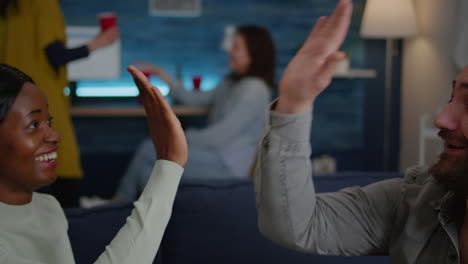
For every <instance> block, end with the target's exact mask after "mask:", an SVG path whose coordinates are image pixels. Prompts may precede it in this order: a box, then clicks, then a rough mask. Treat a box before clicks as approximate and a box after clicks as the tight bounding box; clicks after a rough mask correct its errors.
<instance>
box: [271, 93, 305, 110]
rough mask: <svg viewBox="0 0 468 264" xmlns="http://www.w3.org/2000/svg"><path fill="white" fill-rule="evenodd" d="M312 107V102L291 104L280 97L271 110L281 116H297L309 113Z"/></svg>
mask: <svg viewBox="0 0 468 264" xmlns="http://www.w3.org/2000/svg"><path fill="white" fill-rule="evenodd" d="M312 105H313V101H308V102H302V103H291V102H289V101H288V100H287V99H285V98H284V97H281V96H280V97H279V99H278V102H277V103H276V106H275V107H274V109H272V110H273V111H275V112H278V113H283V114H299V113H304V112H307V111H310V110H311V109H312Z"/></svg>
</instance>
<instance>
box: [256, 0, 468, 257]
mask: <svg viewBox="0 0 468 264" xmlns="http://www.w3.org/2000/svg"><path fill="white" fill-rule="evenodd" d="M351 14H352V3H351V1H350V0H341V1H340V3H339V5H338V7H337V9H336V10H335V12H334V14H333V15H332V16H330V17H322V18H320V19H319V20H318V21H317V23H316V25H315V27H314V29H313V31H312V33H311V34H310V36H309V37H308V39H307V40H306V42H305V44H304V46H303V47H302V48H301V49H300V50H299V52H298V53H297V54H296V56H295V57H294V58H293V59H292V61H291V62H290V63H289V65H288V66H287V68H286V70H285V73H284V75H283V77H282V79H281V82H280V88H279V89H280V96H279V98H278V100H277V101H275V102H274V103H273V104H272V105H271V108H270V111H269V115H268V119H267V127H266V133H265V136H264V138H263V141H262V144H261V145H260V146H261V147H260V150H259V153H258V157H257V161H258V163H257V164H256V172H255V176H254V183H255V192H256V200H257V210H258V223H259V228H260V231H261V232H262V233H263V234H264V235H265V236H267V237H268V238H270V239H271V240H273V241H275V242H277V243H279V244H281V245H283V246H285V247H289V248H293V249H297V250H300V251H303V252H308V253H314V254H321V255H349V256H352V255H354V256H356V255H389V256H390V262H391V263H395V264H405V263H425V264H427V263H429V264H430V263H465V264H466V263H468V210H465V209H466V208H467V207H468V200H467V195H468V140H467V138H468V67H465V68H464V69H463V71H462V72H461V73H460V74H459V75H458V77H457V78H456V80H455V81H454V82H453V84H452V87H451V89H452V96H451V99H450V101H449V103H448V104H447V105H446V107H445V108H444V110H443V111H442V112H441V113H440V114H439V115H438V116H437V118H436V119H435V121H434V124H435V125H436V127H438V128H439V129H440V133H439V136H440V137H441V138H442V139H443V140H444V142H445V149H444V152H443V153H442V154H441V156H440V160H439V161H438V162H437V163H436V164H435V165H433V166H432V167H431V168H422V167H412V168H409V169H408V170H407V171H406V174H405V177H404V178H395V179H390V180H385V181H380V182H377V183H374V184H371V185H368V186H365V187H352V188H347V189H344V190H341V191H339V192H334V193H320V194H316V193H315V190H314V186H313V181H312V178H311V177H310V176H311V174H312V171H311V167H310V160H309V157H310V153H311V147H310V143H309V142H310V141H309V137H310V128H311V124H312V107H313V103H314V101H315V98H316V97H317V96H318V95H319V94H320V93H321V92H322V91H323V90H325V89H326V88H327V87H328V86H329V84H330V82H331V79H332V76H333V72H334V69H335V67H336V64H337V62H338V61H339V60H340V59H341V58H342V57H343V54H342V53H340V52H339V51H338V50H339V47H340V46H341V44H342V42H343V40H344V38H345V36H346V32H347V30H348V27H349V24H350V19H351ZM447 86H448V87H450V85H447ZM414 99H417V98H414ZM418 99H420V98H418Z"/></svg>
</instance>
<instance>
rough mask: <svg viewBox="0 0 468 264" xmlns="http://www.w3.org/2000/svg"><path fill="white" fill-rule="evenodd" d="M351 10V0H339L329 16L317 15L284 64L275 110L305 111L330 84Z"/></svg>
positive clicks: (340, 55)
mask: <svg viewBox="0 0 468 264" xmlns="http://www.w3.org/2000/svg"><path fill="white" fill-rule="evenodd" d="M352 10H353V4H352V1H351V0H340V2H339V4H338V6H337V7H336V9H335V12H334V13H333V15H332V16H331V17H321V18H319V19H318V21H317V23H316V24H315V26H314V29H313V30H312V32H311V33H310V35H309V37H308V38H307V40H306V42H305V43H304V45H303V46H302V48H301V49H300V50H299V51H298V52H297V54H296V55H295V56H294V58H293V59H292V60H291V62H290V63H289V64H288V66H287V67H286V70H285V72H284V74H283V77H282V79H281V81H280V87H279V92H280V96H279V100H278V103H277V105H276V109H275V111H277V112H280V113H301V112H305V111H308V110H310V109H311V106H312V104H313V102H314V100H315V98H316V97H317V96H318V95H319V94H320V93H321V92H322V91H323V90H325V88H327V87H328V86H329V85H330V83H331V80H332V76H333V73H334V71H335V68H336V65H337V63H338V62H339V61H340V60H341V59H342V58H343V56H344V54H343V53H342V52H339V51H338V50H339V48H340V46H341V44H342V43H343V41H344V39H345V37H346V33H347V32H348V28H349V24H350V22H351V14H352Z"/></svg>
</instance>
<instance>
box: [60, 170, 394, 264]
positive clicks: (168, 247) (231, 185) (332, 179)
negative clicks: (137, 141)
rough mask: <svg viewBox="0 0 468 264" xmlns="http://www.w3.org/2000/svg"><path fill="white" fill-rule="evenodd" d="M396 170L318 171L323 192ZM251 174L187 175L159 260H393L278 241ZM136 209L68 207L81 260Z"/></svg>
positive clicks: (79, 263)
mask: <svg viewBox="0 0 468 264" xmlns="http://www.w3.org/2000/svg"><path fill="white" fill-rule="evenodd" d="M400 176H401V175H400V174H393V173H356V172H353V173H339V174H335V175H327V176H320V177H315V179H314V182H315V186H316V189H317V191H318V192H331V191H337V190H339V189H342V188H345V187H350V186H356V185H359V186H364V185H367V184H370V183H373V182H376V181H378V180H383V179H388V178H393V177H400ZM254 198H255V197H254V191H253V185H252V182H251V181H250V180H223V181H183V182H182V183H181V185H180V187H179V190H178V193H177V196H176V200H175V203H174V208H173V212H172V217H171V219H170V221H169V224H168V226H167V229H166V232H165V235H164V238H163V241H162V244H161V247H160V250H159V253H158V256H157V258H156V260H155V263H163V264H166V263H171V264H176V263H184V264H185V263H227V264H229V263H233V264H234V263H236V264H238V263H307V264H310V263H314V264H317V263H361V264H362V263H377V262H378V263H381V264H385V263H388V257H329V256H314V255H309V254H304V253H300V252H296V251H293V250H290V249H286V248H283V247H281V246H278V245H276V244H274V243H273V242H271V241H270V240H268V239H267V238H265V237H264V236H262V235H261V234H260V232H259V231H258V227H257V214H256V208H255V199H254ZM131 209H132V205H131V204H128V203H126V204H113V205H107V206H103V207H97V208H93V209H68V210H66V215H67V218H68V221H69V236H70V240H71V243H72V247H73V251H74V254H75V259H76V263H77V264H85V263H93V261H94V260H95V259H96V258H97V257H98V256H99V254H100V253H102V251H103V250H104V248H105V246H106V245H107V244H108V243H109V242H110V241H111V240H112V238H113V237H114V236H115V234H116V233H117V231H118V230H119V229H120V227H121V226H122V225H123V224H124V223H125V219H126V217H127V216H128V215H129V214H130V212H131Z"/></svg>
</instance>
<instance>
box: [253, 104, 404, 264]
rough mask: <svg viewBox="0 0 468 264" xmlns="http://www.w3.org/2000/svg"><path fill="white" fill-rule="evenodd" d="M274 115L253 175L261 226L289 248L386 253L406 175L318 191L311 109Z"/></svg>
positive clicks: (358, 253)
mask: <svg viewBox="0 0 468 264" xmlns="http://www.w3.org/2000/svg"><path fill="white" fill-rule="evenodd" d="M270 114H271V117H270V119H269V122H270V126H269V127H267V133H266V136H265V138H264V139H263V141H262V143H261V147H260V152H259V154H258V157H257V160H258V161H257V169H256V175H255V178H254V183H255V192H256V199H257V209H258V222H259V229H260V231H261V232H262V233H263V234H264V235H265V236H267V237H268V238H270V239H271V240H273V241H275V242H277V243H279V244H281V245H283V246H285V247H289V248H293V249H296V250H300V251H305V252H308V253H314V254H322V255H376V254H386V253H387V250H388V248H387V242H388V240H389V237H390V236H391V227H392V221H393V218H394V214H395V211H396V208H397V207H398V206H399V204H401V199H402V197H403V195H402V187H401V185H402V180H401V179H395V180H389V181H386V182H385V181H383V182H378V183H375V184H371V185H368V186H365V187H362V188H361V187H355V188H349V189H344V190H341V191H339V192H334V193H322V194H316V193H315V190H314V186H313V182H312V170H311V163H310V153H311V148H310V143H309V135H310V127H311V119H312V117H311V113H310V112H304V113H302V114H278V113H275V112H270ZM369 230H372V232H369Z"/></svg>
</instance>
